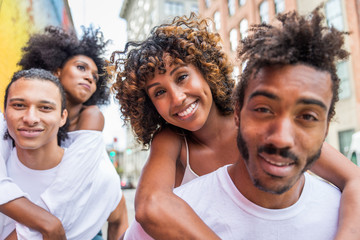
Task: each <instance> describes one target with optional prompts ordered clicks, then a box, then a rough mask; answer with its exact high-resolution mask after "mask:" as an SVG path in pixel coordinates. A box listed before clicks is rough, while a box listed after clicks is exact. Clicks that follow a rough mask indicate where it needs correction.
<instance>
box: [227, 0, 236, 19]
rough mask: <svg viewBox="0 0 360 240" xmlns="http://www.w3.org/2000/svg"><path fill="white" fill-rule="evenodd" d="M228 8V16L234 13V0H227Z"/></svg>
mask: <svg viewBox="0 0 360 240" xmlns="http://www.w3.org/2000/svg"><path fill="white" fill-rule="evenodd" d="M228 9H229V15H230V16H232V15H234V14H235V9H236V8H235V0H228Z"/></svg>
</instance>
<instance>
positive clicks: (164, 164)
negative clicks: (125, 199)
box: [135, 129, 219, 240]
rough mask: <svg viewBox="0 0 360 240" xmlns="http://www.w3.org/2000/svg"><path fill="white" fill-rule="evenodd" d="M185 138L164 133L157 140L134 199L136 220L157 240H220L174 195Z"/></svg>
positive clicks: (168, 131) (171, 133)
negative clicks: (178, 162) (176, 173)
mask: <svg viewBox="0 0 360 240" xmlns="http://www.w3.org/2000/svg"><path fill="white" fill-rule="evenodd" d="M181 144H182V137H180V136H178V135H175V134H174V133H173V132H172V131H171V130H168V129H165V130H163V131H162V132H160V133H159V134H157V135H156V136H155V137H154V140H153V141H152V143H151V151H150V156H149V159H148V162H147V163H146V165H145V166H144V168H143V171H142V175H141V178H140V181H139V185H138V187H137V192H136V196H135V218H136V220H137V221H138V222H139V223H140V224H141V226H142V227H143V228H144V230H145V231H146V232H147V233H148V234H149V235H150V236H152V237H153V238H155V239H160V240H161V239H219V237H217V236H216V235H215V233H214V232H213V231H212V230H211V229H210V228H209V227H208V226H207V225H206V224H205V223H204V222H203V221H202V220H201V219H200V218H199V217H198V216H197V215H196V213H195V212H194V211H193V210H192V208H191V207H190V206H189V205H188V204H187V203H186V202H185V201H184V200H182V199H181V198H179V197H178V196H176V195H175V194H174V193H173V188H174V183H175V172H176V161H177V159H178V158H179V156H180V151H181Z"/></svg>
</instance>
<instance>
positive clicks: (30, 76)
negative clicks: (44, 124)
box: [4, 68, 68, 146]
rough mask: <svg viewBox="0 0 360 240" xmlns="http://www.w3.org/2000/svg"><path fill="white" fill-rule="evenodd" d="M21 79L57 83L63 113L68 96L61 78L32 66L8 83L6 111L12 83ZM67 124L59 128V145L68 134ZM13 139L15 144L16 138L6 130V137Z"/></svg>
mask: <svg viewBox="0 0 360 240" xmlns="http://www.w3.org/2000/svg"><path fill="white" fill-rule="evenodd" d="M19 79H26V80H42V81H49V82H52V83H53V84H55V85H56V87H57V88H58V89H59V92H60V98H61V106H60V107H61V108H60V110H61V114H63V112H64V110H65V107H66V98H65V91H64V88H63V86H62V85H61V83H60V81H59V79H58V78H57V77H55V76H54V75H53V74H52V73H51V72H49V71H47V70H44V69H36V68H30V69H28V70H21V71H18V72H15V73H14V75H13V77H12V78H11V81H10V83H9V84H8V85H7V87H6V90H5V96H4V110H5V111H6V107H7V100H8V96H9V91H10V87H11V85H13V83H14V82H16V81H17V80H19ZM67 125H68V121H67V122H66V123H65V125H64V126H62V127H60V128H59V131H58V134H57V140H58V145H59V146H60V145H61V142H62V141H64V140H65V139H66V138H67V137H68V136H67ZM8 138H10V139H12V140H13V145H14V146H15V143H14V139H13V138H12V137H11V136H10V134H9V132H8V130H6V132H5V135H4V139H8Z"/></svg>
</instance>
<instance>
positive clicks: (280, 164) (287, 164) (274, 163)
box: [266, 159, 292, 167]
mask: <svg viewBox="0 0 360 240" xmlns="http://www.w3.org/2000/svg"><path fill="white" fill-rule="evenodd" d="M266 161H267V162H268V163H271V164H273V165H275V166H278V167H283V166H290V165H291V164H292V162H291V163H290V162H289V163H286V162H285V163H281V162H273V161H270V160H269V159H266Z"/></svg>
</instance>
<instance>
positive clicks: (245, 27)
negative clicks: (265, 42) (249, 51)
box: [240, 18, 249, 39]
mask: <svg viewBox="0 0 360 240" xmlns="http://www.w3.org/2000/svg"><path fill="white" fill-rule="evenodd" d="M248 26H249V24H248V20H246V18H244V19H243V20H241V22H240V38H241V39H244V38H246V37H247V31H248Z"/></svg>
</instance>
